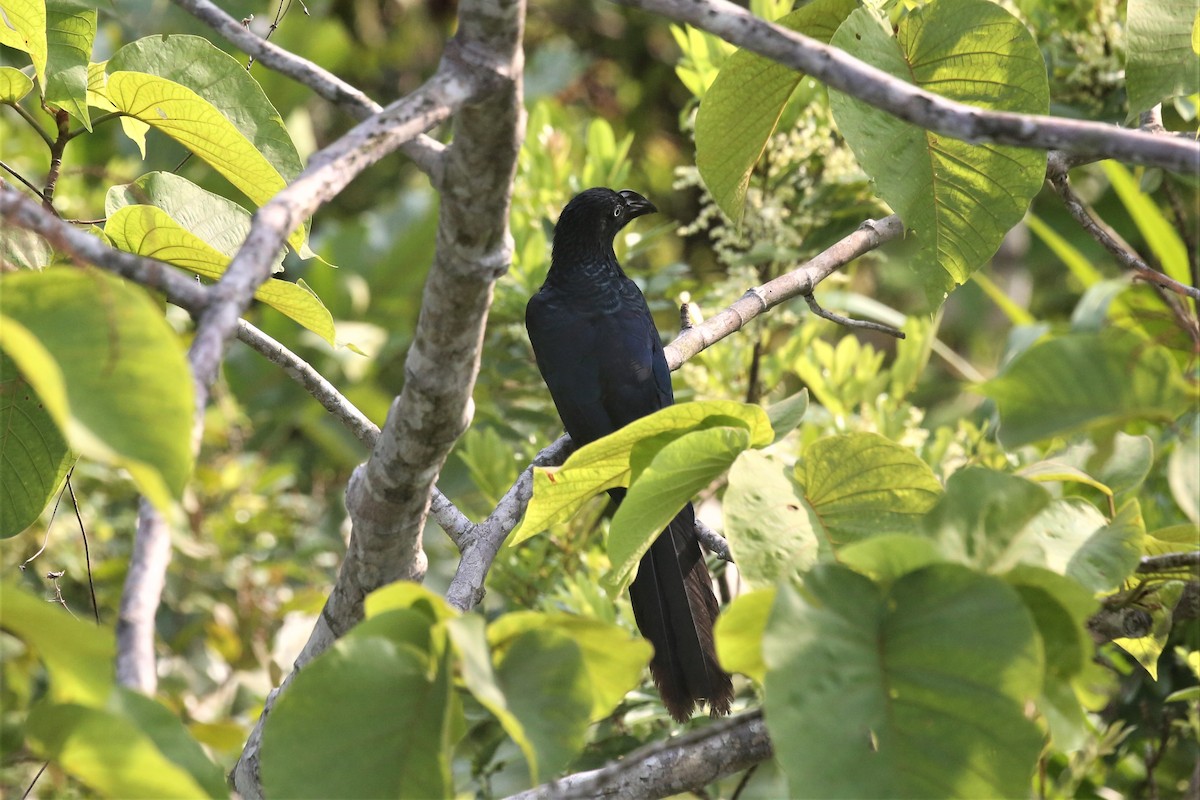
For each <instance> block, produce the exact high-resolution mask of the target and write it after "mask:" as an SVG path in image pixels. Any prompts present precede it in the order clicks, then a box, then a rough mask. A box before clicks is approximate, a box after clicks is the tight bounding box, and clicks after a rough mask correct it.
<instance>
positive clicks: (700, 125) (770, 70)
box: [696, 0, 857, 222]
mask: <svg viewBox="0 0 1200 800" xmlns="http://www.w3.org/2000/svg"><path fill="white" fill-rule="evenodd" d="M856 5H857V3H856V1H855V0H815V2H812V3H810V4H808V5H806V6H804V7H803V8H801V9H799V10H797V11H794V12H792V13H791V14H788V15H787V16H785V17H782V18H780V19H778V20H776V21H775V24H776V25H781V26H783V27H785V28H789V29H790V30H794V31H799V32H800V33H803V34H805V35H806V36H809V37H811V38H813V39H816V40H817V41H820V42H828V41H829V40H830V38H831V37H832V36H833V32H834V31H835V30H837V27H838V25H840V24H841V22H842V20H844V19H845V18H846V16H847V15H849V14H850V12H851V11H853V10H854V8H855V7H856ZM803 78H804V73H802V72H796V71H795V70H793V69H791V68H790V67H785V66H783V65H782V64H778V63H776V62H774V61H771V60H770V59H768V58H764V57H763V56H760V55H758V54H757V53H753V52H750V51H749V50H738V51H737V52H736V53H734V54H733V55H732V56H730V57H729V58H728V59H726V60H725V63H724V64H723V65H722V66H721V71H720V72H719V73H717V77H716V80H714V81H713V82H712V85H711V86H709V87H708V91H706V92H703V95H704V99H703V100H702V101H701V103H700V109H699V111H697V112H696V167H697V168H698V169H699V170H700V177H701V178H703V179H704V185H705V186H706V187H708V191H709V193H710V194H711V195H712V196H713V200H715V201H716V203H717V205H718V206H720V208H721V210H722V211H724V212H725V215H726V216H727V217H729V218H730V219H731V220H733V221H734V222H740V221H741V218H742V210H743V206H744V204H745V200H746V189H747V187H748V186H749V184H750V174H751V173H752V172H753V170H754V165H755V164H757V163H758V160H759V159H760V158H761V157H762V153H763V150H764V149H765V148H766V145H767V140H768V139H770V137H771V134H772V133H774V132H775V127H776V126H777V125H778V124H779V118H780V116H781V115H782V114H783V109H784V107H785V106H786V105H787V102H788V99H789V98H790V97H791V96H792V93H793V92H794V91H795V89H796V87H797V86H798V85H799V84H800V81H801V80H802V79H803ZM697 94H699V93H697Z"/></svg>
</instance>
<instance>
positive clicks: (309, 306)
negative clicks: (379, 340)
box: [104, 205, 335, 346]
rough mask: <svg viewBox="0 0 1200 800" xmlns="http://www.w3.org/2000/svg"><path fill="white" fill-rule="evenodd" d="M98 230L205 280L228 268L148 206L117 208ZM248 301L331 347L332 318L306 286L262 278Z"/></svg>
mask: <svg viewBox="0 0 1200 800" xmlns="http://www.w3.org/2000/svg"><path fill="white" fill-rule="evenodd" d="M104 232H105V234H107V235H108V237H109V238H110V239H111V240H112V242H113V244H114V245H115V246H116V247H119V248H120V249H122V250H127V251H129V252H130V253H135V254H137V255H141V256H147V257H149V258H155V259H158V260H159V261H165V262H167V263H168V264H173V265H175V266H177V267H180V268H182V269H186V270H189V271H191V272H194V273H196V274H197V275H202V276H204V277H206V278H214V279H216V278H220V277H221V276H222V275H224V274H225V269H226V267H228V266H229V260H230V259H229V257H228V256H227V255H225V254H224V253H222V252H220V251H218V250H216V249H215V248H213V247H212V246H210V245H209V244H208V243H207V242H205V241H204V240H203V239H200V238H199V237H198V236H196V235H195V234H193V233H192V232H191V231H189V230H187V229H186V228H184V227H183V226H182V225H180V224H179V223H178V222H176V221H175V220H174V219H172V218H171V217H170V216H169V215H168V214H167V212H165V211H163V210H162V209H160V208H155V207H154V206H142V205H133V206H124V207H122V208H120V209H118V210H117V211H116V213H114V214H113V215H112V216H111V217H109V218H108V221H107V222H106V223H105V225H104ZM254 297H255V299H256V300H261V301H262V302H264V303H266V304H267V305H269V306H271V307H272V308H274V309H276V310H277V311H279V312H280V313H282V314H284V315H286V316H288V317H290V318H291V319H293V320H295V321H296V322H298V323H300V324H301V325H303V326H304V327H305V328H307V329H308V330H310V331H312V332H313V333H315V334H317V335H318V336H320V337H321V338H322V339H324V340H325V341H327V342H329V344H330V346H333V344H334V337H335V331H334V328H333V317H332V316H331V315H330V313H329V310H328V309H326V308H325V306H324V304H323V303H321V300H320V298H318V297H317V296H316V295H315V294H313V293H312V291H311V290H310V289H308V288H307V287H306V286H304V285H301V284H297V283H291V282H289V281H284V280H280V279H278V278H268V279H267V281H266V282H265V283H263V284H262V285H261V286H259V287H258V289H257V290H255V292H254Z"/></svg>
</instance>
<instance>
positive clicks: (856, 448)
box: [796, 433, 942, 547]
mask: <svg viewBox="0 0 1200 800" xmlns="http://www.w3.org/2000/svg"><path fill="white" fill-rule="evenodd" d="M796 478H797V480H799V482H800V484H801V486H802V487H803V490H804V497H805V498H806V499H807V500H808V502H809V504H810V505H811V506H812V509H813V511H815V512H816V515H817V517H818V518H819V520H820V521H821V524H822V526H823V527H824V530H825V534H824V535H825V536H826V537H828V539H829V541H830V542H831V543H832V544H833V545H834V546H835V547H836V546H838V545H842V544H846V543H848V542H853V541H857V540H859V539H863V538H867V537H870V536H876V535H879V534H882V533H906V532H909V531H912V530H916V529H917V527H918V526H919V524H920V520H921V517H922V516H923V515H924V514H925V512H927V511H928V510H929V509H930V508H932V507H933V504H934V503H936V502H937V499H938V497H939V496H940V495H941V492H942V487H941V484H939V483H938V481H937V478H935V477H934V475H933V472H932V471H931V470H930V469H929V466H928V465H927V464H925V462H924V461H922V460H921V459H920V458H918V457H917V455H916V454H915V453H913V452H912V451H911V450H909V449H908V448H906V447H902V446H900V445H898V444H896V443H895V442H893V441H891V440H890V439H887V438H885V437H883V436H880V435H879V434H876V433H850V434H843V435H840V436H829V437H826V438H824V439H819V440H818V441H816V442H813V443H812V444H811V445H809V446H808V448H807V449H806V450H805V451H804V459H803V462H802V463H801V464H800V465H799V466H797V469H796Z"/></svg>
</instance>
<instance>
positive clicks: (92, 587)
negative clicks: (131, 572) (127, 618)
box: [66, 467, 100, 625]
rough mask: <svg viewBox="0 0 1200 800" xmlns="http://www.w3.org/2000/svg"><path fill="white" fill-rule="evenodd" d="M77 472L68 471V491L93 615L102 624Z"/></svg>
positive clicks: (73, 469) (72, 468)
mask: <svg viewBox="0 0 1200 800" xmlns="http://www.w3.org/2000/svg"><path fill="white" fill-rule="evenodd" d="M74 472H75V468H74V467H71V471H70V472H68V473H67V480H66V483H67V491H68V492H70V494H71V505H72V506H73V507H74V509H75V521H76V522H78V523H79V535H80V536H81V537H82V538H83V560H84V563H85V564H86V565H87V579H88V590H89V591H90V592H91V593H92V616H94V617H95V618H96V624H97V625H99V624H100V605H99V604H98V603H97V602H96V583H95V581H94V580H93V579H92V554H91V552H90V551H89V550H88V540H87V530H86V529H85V528H84V527H83V517H82V516H80V514H79V501H78V500H76V499H75V487H74V486H72V485H71V475H72V474H73V473H74Z"/></svg>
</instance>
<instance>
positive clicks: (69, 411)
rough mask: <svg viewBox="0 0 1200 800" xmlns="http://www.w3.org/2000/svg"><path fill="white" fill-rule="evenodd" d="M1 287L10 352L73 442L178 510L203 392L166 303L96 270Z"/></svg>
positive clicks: (0, 323)
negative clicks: (198, 388)
mask: <svg viewBox="0 0 1200 800" xmlns="http://www.w3.org/2000/svg"><path fill="white" fill-rule="evenodd" d="M0 293H3V296H4V312H5V315H6V316H5V317H4V318H2V319H0V348H3V349H4V351H5V352H6V353H7V354H8V355H9V357H11V358H12V359H13V361H14V362H16V364H17V366H18V368H19V369H20V370H21V373H22V374H23V375H24V376H25V378H26V379H27V380H28V381H29V383H30V384H31V385H32V386H33V387H34V389H35V390H36V391H37V393H38V396H39V397H41V398H42V401H43V403H45V406H46V409H47V411H48V412H49V413H50V415H51V416H52V417H53V418H54V421H55V422H56V423H57V424H58V426H59V428H60V430H62V431H63V432H64V433H65V434H66V437H67V441H68V443H69V444H70V445H71V448H72V449H74V450H76V451H78V452H80V453H81V454H83V455H86V456H89V457H91V458H95V459H98V460H102V461H106V462H108V463H111V464H114V465H116V466H120V467H123V468H124V469H126V470H128V471H129V473H130V474H131V475H132V476H133V479H134V481H136V482H137V484H138V488H139V489H140V490H141V491H142V493H143V494H145V495H146V497H147V498H148V499H149V500H150V501H151V502H153V503H154V504H155V505H156V506H158V507H159V508H161V509H164V510H169V509H170V508H171V506H172V499H173V498H174V499H178V498H180V497H181V496H182V494H183V488H184V485H185V484H186V482H187V479H188V476H189V475H190V474H191V470H192V447H191V436H192V420H193V416H194V414H195V398H194V391H193V385H192V373H191V369H190V368H189V366H188V363H187V358H186V357H185V354H184V349H183V345H182V343H181V342H180V340H179V337H178V336H177V335H176V334H175V332H174V331H173V330H172V329H171V327H170V325H168V324H167V322H166V320H165V319H164V318H163V315H162V311H161V309H159V307H158V306H157V305H156V304H155V303H154V301H153V300H151V299H150V297H149V295H147V294H146V293H145V291H144V290H142V289H141V288H140V287H137V286H133V285H130V284H127V283H125V282H123V281H121V280H119V279H117V278H114V277H112V276H109V275H107V274H105V273H103V272H99V271H95V270H81V269H73V268H63V269H47V270H44V271H42V272H20V273H15V274H10V275H6V276H5V277H4V278H3V279H0ZM12 323H16V324H12ZM81 331H86V332H87V335H80V332H81ZM149 420H152V421H153V424H148V422H147V421H149Z"/></svg>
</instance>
